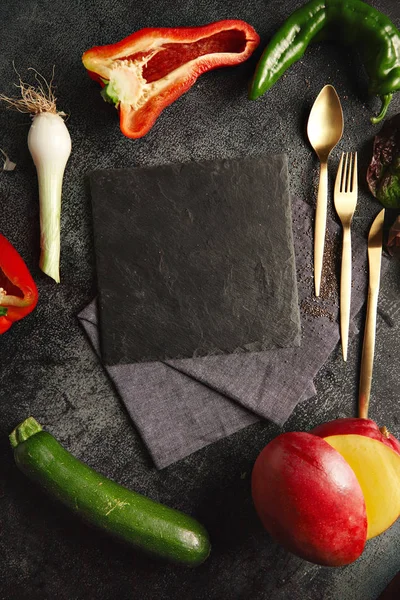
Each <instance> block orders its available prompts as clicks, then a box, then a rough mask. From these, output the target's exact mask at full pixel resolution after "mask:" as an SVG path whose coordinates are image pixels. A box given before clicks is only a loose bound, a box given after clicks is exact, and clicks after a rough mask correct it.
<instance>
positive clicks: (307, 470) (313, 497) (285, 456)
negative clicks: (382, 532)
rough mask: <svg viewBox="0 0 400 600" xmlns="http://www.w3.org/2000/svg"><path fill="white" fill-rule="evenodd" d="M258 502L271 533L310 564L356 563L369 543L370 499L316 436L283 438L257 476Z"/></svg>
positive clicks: (262, 460)
mask: <svg viewBox="0 0 400 600" xmlns="http://www.w3.org/2000/svg"><path fill="white" fill-rule="evenodd" d="M252 496H253V502H254V505H255V508H256V511H257V513H258V516H259V517H260V520H261V522H262V523H263V525H264V527H265V529H266V530H267V531H268V532H269V533H270V535H271V536H272V537H273V538H274V539H275V540H276V541H277V542H278V543H280V544H281V545H282V546H284V547H285V548H286V549H287V550H289V551H290V552H292V553H293V554H296V555H297V556H299V557H301V558H303V559H305V560H308V561H310V562H313V563H316V564H320V565H325V566H331V567H340V566H344V565H348V564H350V563H352V562H354V561H355V560H356V559H357V558H358V557H359V556H360V555H361V554H362V552H363V550H364V546H365V542H366V539H367V515H366V508H365V501H364V496H363V493H362V490H361V487H360V485H359V483H358V481H357V478H356V476H355V474H354V472H353V470H352V469H351V468H350V466H349V465H348V464H347V462H346V461H345V460H344V458H343V457H342V456H341V455H340V454H339V453H338V452H337V451H336V450H335V449H334V448H332V447H331V446H330V445H329V444H328V443H327V442H325V441H324V440H323V439H322V438H320V437H318V436H316V435H313V434H311V433H304V432H292V433H284V434H282V435H279V436H278V437H276V438H275V439H274V440H272V441H271V442H270V443H269V444H268V445H267V446H266V447H265V448H264V449H263V450H262V451H261V453H260V454H259V456H258V458H257V460H256V462H255V464H254V468H253V472H252Z"/></svg>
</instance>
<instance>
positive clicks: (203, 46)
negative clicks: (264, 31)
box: [82, 20, 260, 138]
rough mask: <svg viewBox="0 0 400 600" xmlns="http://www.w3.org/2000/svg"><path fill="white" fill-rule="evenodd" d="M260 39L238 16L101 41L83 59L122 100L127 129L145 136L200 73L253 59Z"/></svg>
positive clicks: (114, 98)
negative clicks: (163, 111) (206, 23)
mask: <svg viewBox="0 0 400 600" xmlns="http://www.w3.org/2000/svg"><path fill="white" fill-rule="evenodd" d="M259 41H260V38H259V36H258V34H257V33H256V32H255V30H254V29H253V27H251V26H250V25H249V24H248V23H245V22H244V21H238V20H226V21H218V22H216V23H211V24H210V25H205V26H203V27H177V28H175V29H168V28H159V29H153V28H149V29H141V30H140V31H137V32H136V33H134V34H132V35H130V36H129V37H127V38H125V39H123V40H122V41H120V42H118V43H117V44H111V45H108V46H95V47H94V48H91V49H90V50H87V51H86V52H85V53H84V54H83V57H82V61H83V64H84V66H85V67H86V69H87V70H88V71H89V75H90V76H91V77H92V78H93V79H95V80H96V81H98V82H99V83H100V84H101V86H102V87H103V88H104V89H103V92H102V94H103V97H104V99H105V100H107V101H109V102H112V103H114V104H115V105H116V106H117V108H118V110H119V114H120V126H121V131H122V133H123V134H124V135H126V136H127V137H129V138H140V137H142V136H144V135H145V134H146V133H147V132H148V131H149V129H150V128H151V127H152V126H153V125H154V122H155V121H156V119H157V117H158V116H159V115H160V113H161V111H162V110H163V109H164V108H165V107H166V106H168V105H169V104H171V103H172V102H174V101H175V100H176V99H177V98H179V97H180V96H181V95H182V94H184V93H185V92H186V91H187V90H188V89H189V88H190V87H191V86H192V85H193V84H194V82H195V81H196V79H197V78H198V77H199V75H201V74H202V73H205V72H206V71H210V70H211V69H217V68H218V67H226V66H229V65H237V64H239V63H241V62H243V61H245V60H247V59H248V58H249V56H251V54H252V53H253V52H254V50H255V49H256V48H257V46H258V44H259Z"/></svg>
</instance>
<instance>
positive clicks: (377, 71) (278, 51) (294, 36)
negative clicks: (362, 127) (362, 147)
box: [249, 0, 400, 123]
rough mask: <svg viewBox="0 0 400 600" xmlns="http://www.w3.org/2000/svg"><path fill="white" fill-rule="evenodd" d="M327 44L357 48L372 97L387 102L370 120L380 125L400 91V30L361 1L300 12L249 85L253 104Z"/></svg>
mask: <svg viewBox="0 0 400 600" xmlns="http://www.w3.org/2000/svg"><path fill="white" fill-rule="evenodd" d="M322 40H337V41H338V42H340V43H342V44H345V45H355V46H357V48H358V50H359V52H360V54H361V56H362V59H363V62H364V65H365V68H366V71H367V73H368V76H369V78H370V85H369V93H370V94H371V95H378V96H380V97H381V100H382V108H381V112H380V114H379V115H378V116H377V117H372V118H371V121H372V123H379V121H381V120H382V119H383V118H384V117H385V115H386V111H387V109H388V106H389V103H390V101H391V99H392V96H393V93H394V92H397V91H399V90H400V31H399V30H398V29H397V28H396V27H395V26H394V25H393V23H392V22H391V21H390V19H389V18H388V17H386V16H385V15H384V14H382V13H381V12H379V11H378V10H376V9H375V8H374V7H372V6H370V5H369V4H366V3H365V2H362V1H361V0H311V1H310V2H308V3H307V4H305V5H304V6H302V7H301V8H299V9H298V10H296V11H295V12H294V13H293V14H292V15H291V16H290V17H289V19H288V20H287V21H286V22H285V23H284V25H283V26H282V27H281V29H279V31H278V32H277V33H276V34H275V35H274V37H273V38H272V40H271V42H270V43H269V45H268V46H267V47H266V48H265V50H264V53H263V55H262V56H261V59H260V61H259V63H258V65H257V68H256V71H255V74H254V77H253V81H252V83H251V86H250V93H249V97H250V99H251V100H255V99H256V98H258V97H259V96H261V95H262V94H264V92H266V91H267V90H269V89H270V88H271V87H272V86H273V85H274V83H275V82H276V81H277V80H278V79H279V78H280V77H281V75H282V74H283V73H284V72H285V71H286V70H287V69H288V68H289V67H290V66H291V65H292V64H293V63H294V62H296V61H297V60H299V58H301V57H302V56H303V55H304V52H305V51H306V49H307V47H308V45H309V44H310V43H311V42H319V41H322Z"/></svg>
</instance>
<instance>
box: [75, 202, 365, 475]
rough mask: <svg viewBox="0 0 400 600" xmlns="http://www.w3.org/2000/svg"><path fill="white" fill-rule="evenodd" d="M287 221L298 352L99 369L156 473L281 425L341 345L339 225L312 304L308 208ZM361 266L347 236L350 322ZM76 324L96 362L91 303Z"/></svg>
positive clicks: (361, 296) (361, 290)
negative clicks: (247, 433)
mask: <svg viewBox="0 0 400 600" xmlns="http://www.w3.org/2000/svg"><path fill="white" fill-rule="evenodd" d="M292 215H293V237H294V244H295V253H296V270H297V278H298V290H299V301H300V309H301V317H302V343H301V347H300V348H278V349H271V350H268V351H265V352H258V353H249V354H247V353H243V354H234V355H228V356H211V357H203V358H196V359H184V360H172V361H166V362H151V363H133V364H119V365H112V366H106V367H105V369H106V371H107V373H108V375H109V377H110V378H111V380H112V381H113V383H114V385H115V387H116V389H117V391H118V393H119V395H120V397H121V399H122V401H123V402H124V404H125V406H126V408H127V410H128V413H129V414H130V416H131V418H132V420H133V422H134V423H135V425H136V427H137V429H138V430H139V432H140V434H141V436H142V439H143V441H144V443H145V445H146V446H147V448H148V450H149V452H150V454H151V456H152V458H153V460H154V463H155V465H156V466H157V467H158V468H160V469H161V468H164V467H166V466H168V465H170V464H172V463H173V462H176V461H177V460H180V459H181V458H184V457H185V456H187V455H189V454H191V453H192V452H194V451H196V450H199V449H200V448H203V447H204V446H207V445H208V444H210V443H212V442H215V441H217V440H218V439H221V438H224V437H226V436H228V435H230V434H232V433H234V432H235V431H238V430H240V429H242V428H243V427H246V426H247V425H249V424H251V423H254V422H256V421H257V420H258V419H259V417H263V418H266V419H270V420H272V421H273V422H275V423H277V424H279V425H282V424H283V423H284V422H285V421H286V420H287V418H288V417H289V416H290V414H291V413H292V412H293V410H294V409H295V407H296V406H297V404H298V403H299V402H301V401H304V400H306V399H308V398H310V397H311V396H313V395H314V394H315V389H314V386H313V378H314V376H315V375H316V373H317V372H318V370H319V369H320V368H321V367H322V365H323V364H324V363H325V361H326V359H327V358H328V356H329V355H330V353H331V352H332V350H333V349H334V348H335V346H336V344H337V342H338V340H339V329H338V323H337V314H338V309H337V306H338V298H337V287H338V286H337V273H336V266H337V262H338V261H337V257H338V256H340V252H339V250H340V247H339V245H338V244H339V241H340V236H339V235H338V232H339V227H338V226H337V225H336V223H334V222H333V221H332V220H329V221H328V226H327V239H326V250H325V268H324V273H323V284H322V289H321V298H320V299H315V298H314V296H313V278H312V240H313V234H312V221H313V210H312V209H311V207H310V206H308V205H307V204H306V203H304V202H302V201H301V200H299V199H296V198H294V199H293V200H292ZM366 265H367V257H366V244H365V242H364V241H363V240H361V239H360V238H359V237H356V236H353V288H352V316H353V317H354V316H355V314H356V313H357V312H358V311H359V310H360V308H361V306H362V304H363V302H364V300H365V289H366V278H367V269H366ZM79 319H80V321H81V324H82V326H83V327H84V329H85V331H86V333H87V335H88V337H89V339H90V341H91V342H92V344H93V346H94V349H95V350H96V352H97V354H98V356H99V358H100V356H101V355H100V343H99V330H98V326H97V322H98V315H97V308H96V302H95V301H93V302H92V303H91V304H90V305H89V306H87V307H86V308H85V309H84V310H83V311H82V312H81V313H80V314H79ZM354 331H355V327H354V325H353V324H352V332H353V333H354Z"/></svg>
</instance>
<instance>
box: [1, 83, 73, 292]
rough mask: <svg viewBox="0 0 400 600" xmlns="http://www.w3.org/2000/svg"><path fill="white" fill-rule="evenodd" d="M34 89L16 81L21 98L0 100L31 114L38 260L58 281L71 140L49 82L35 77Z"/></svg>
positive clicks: (30, 148)
mask: <svg viewBox="0 0 400 600" xmlns="http://www.w3.org/2000/svg"><path fill="white" fill-rule="evenodd" d="M36 81H37V86H36V87H34V86H31V85H28V84H25V83H23V82H22V81H21V79H20V81H19V85H18V87H19V89H20V91H21V98H8V97H6V96H2V95H0V100H3V101H5V102H7V103H8V104H9V105H10V106H12V107H13V108H15V109H16V110H18V111H20V112H25V113H29V114H31V115H32V125H31V127H30V129H29V134H28V148H29V151H30V153H31V156H32V159H33V162H34V164H35V167H36V172H37V177H38V184H39V206H40V249H41V252H40V260H39V266H40V268H41V269H42V271H43V272H44V273H46V274H47V275H49V276H50V277H52V278H53V279H54V280H55V281H56V282H57V283H59V281H60V214H61V192H62V183H63V177H64V170H65V167H66V164H67V161H68V158H69V156H70V154H71V137H70V135H69V132H68V129H67V127H66V125H65V123H64V119H63V117H64V116H65V113H62V112H58V111H57V108H56V98H55V96H54V92H53V89H52V82H50V83H47V82H46V80H45V79H44V78H43V77H41V76H40V75H38V74H36Z"/></svg>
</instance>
